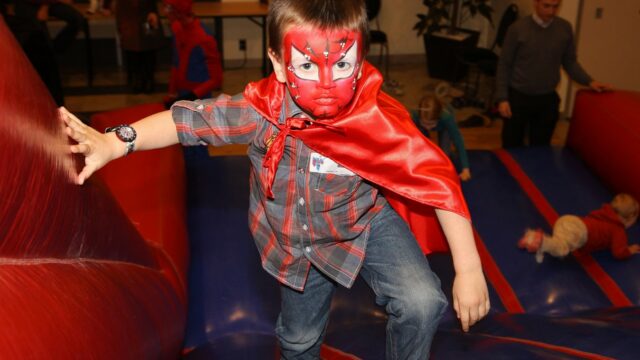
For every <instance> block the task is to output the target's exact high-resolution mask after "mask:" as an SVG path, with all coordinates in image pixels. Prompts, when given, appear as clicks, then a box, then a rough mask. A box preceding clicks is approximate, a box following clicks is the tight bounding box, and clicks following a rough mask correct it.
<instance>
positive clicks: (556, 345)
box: [0, 19, 640, 360]
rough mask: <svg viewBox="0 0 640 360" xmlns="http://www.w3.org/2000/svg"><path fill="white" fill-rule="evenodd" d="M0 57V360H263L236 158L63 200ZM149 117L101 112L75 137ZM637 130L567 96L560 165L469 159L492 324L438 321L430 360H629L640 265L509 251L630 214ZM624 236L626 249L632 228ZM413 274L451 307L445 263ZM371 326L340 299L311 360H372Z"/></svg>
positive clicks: (60, 182)
mask: <svg viewBox="0 0 640 360" xmlns="http://www.w3.org/2000/svg"><path fill="white" fill-rule="evenodd" d="M0 54H3V55H2V56H3V58H2V67H0V358H2V359H69V358H73V359H178V358H184V359H233V360H235V359H278V358H279V352H278V347H277V341H276V338H275V334H274V326H275V320H276V317H277V315H278V311H279V289H278V284H277V282H276V281H275V280H273V279H272V278H271V277H270V276H269V275H267V274H266V273H265V272H264V271H263V270H262V269H261V267H260V258H259V255H258V253H257V251H256V248H255V245H254V244H253V241H252V239H251V237H250V233H249V230H248V224H247V206H248V191H249V188H248V176H249V160H248V159H247V157H245V156H217V157H212V156H209V154H208V153H207V151H206V149H205V148H193V149H191V148H188V149H183V148H181V147H179V146H173V147H169V148H166V149H162V150H154V151H148V152H140V153H133V154H131V155H129V156H127V157H126V158H123V159H119V160H116V161H114V162H112V163H110V164H109V165H108V166H106V167H105V168H103V169H101V170H100V171H99V172H98V173H97V174H96V175H94V176H93V177H92V178H91V179H90V180H89V181H88V182H87V183H85V184H84V185H82V186H78V185H75V184H73V182H72V180H71V179H72V176H73V174H75V173H76V172H77V171H78V169H79V168H80V167H81V166H82V161H83V160H82V159H81V158H78V157H76V156H74V155H72V154H71V153H70V152H69V144H70V141H69V139H68V137H67V135H66V134H65V132H64V126H63V122H62V121H61V120H60V119H59V118H58V115H57V110H56V106H55V104H54V102H53V100H52V99H51V97H50V96H49V94H48V92H47V89H46V87H45V86H44V85H43V83H42V82H41V81H40V79H39V78H38V77H37V75H36V73H35V71H34V70H33V69H32V68H31V66H30V65H29V61H28V59H27V58H26V57H25V56H24V55H23V53H22V52H21V50H20V49H19V47H18V45H17V43H16V41H15V40H14V39H13V37H12V35H11V34H10V32H9V31H8V29H7V27H6V26H5V24H4V22H3V21H2V20H1V19H0ZM71 110H72V111H73V109H71ZM160 110H162V105H161V104H147V105H140V106H135V107H131V108H126V109H118V110H114V111H109V112H104V113H99V114H95V115H93V116H92V117H91V125H92V126H93V127H95V128H96V129H98V130H100V131H102V130H103V129H104V128H105V127H107V126H113V125H116V124H120V123H128V122H132V121H135V120H137V119H139V118H141V117H144V116H146V115H148V114H151V113H154V112H157V111H160ZM638 114H640V95H639V94H638V93H634V92H624V91H616V92H612V93H606V94H595V93H592V92H588V91H582V92H580V93H579V94H578V97H577V99H576V109H575V111H574V118H573V119H572V122H571V130H570V133H569V139H568V142H567V143H568V146H567V147H566V148H529V149H513V150H509V151H504V150H496V151H470V152H469V158H470V160H471V166H472V168H473V173H474V178H473V180H471V181H469V182H466V183H465V184H464V185H463V190H464V193H465V197H466V198H467V201H468V204H469V209H470V211H471V214H472V218H473V225H474V230H475V232H476V243H477V245H478V249H479V252H480V255H481V258H482V263H483V268H484V272H485V275H486V277H487V279H488V283H489V287H490V289H489V291H490V296H491V303H492V310H491V313H490V314H489V315H488V316H487V318H485V319H483V320H482V321H480V322H479V323H478V324H476V325H475V326H474V327H472V329H471V330H470V331H469V332H468V333H463V332H462V331H461V329H460V327H459V324H458V321H457V319H456V318H455V315H454V313H453V310H451V309H449V311H448V312H447V314H446V315H445V319H444V320H443V322H442V323H441V324H440V327H439V329H438V333H437V334H436V337H435V339H434V342H433V347H432V358H434V359H488V360H489V359H491V360H494V359H612V358H615V359H636V358H637V344H638V342H639V341H640V330H639V329H640V307H639V306H640V277H639V276H637V275H638V269H639V267H638V266H639V265H640V256H634V257H632V258H631V259H629V260H627V261H617V260H615V259H613V258H612V257H611V255H610V254H609V253H607V252H602V253H594V254H591V255H587V256H583V255H577V254H574V255H571V256H569V257H567V258H565V259H555V258H552V257H548V258H545V260H544V262H543V263H541V264H538V263H536V261H535V260H534V257H533V256H532V255H531V254H528V253H527V252H526V251H522V250H521V249H518V248H517V246H516V243H517V240H518V239H519V237H520V236H521V235H522V232H523V231H524V229H525V228H526V227H540V228H543V229H546V230H547V231H548V230H549V229H550V227H551V226H552V224H553V222H554V221H555V219H556V218H557V217H558V215H559V214H565V213H573V214H577V215H584V214H586V213H587V212H588V211H590V210H592V209H594V208H597V207H598V206H599V205H600V204H602V203H603V202H607V201H608V200H609V199H610V198H611V195H612V194H613V193H616V192H629V193H632V194H634V195H635V196H636V197H640V194H639V193H638V184H640V173H639V172H638V168H637V166H636V165H637V164H638V161H640V159H638V154H640V128H639V127H638V124H640V119H639V118H638ZM628 234H629V236H630V239H631V242H633V243H637V242H638V241H639V239H640V228H639V227H638V225H636V226H635V227H633V228H631V229H629V232H628ZM428 259H429V262H430V264H431V267H432V268H433V269H434V271H435V272H436V273H437V274H438V276H439V277H440V279H441V280H442V286H443V289H444V292H445V293H446V294H450V293H451V291H450V289H451V286H452V279H453V266H452V264H451V258H450V256H449V254H445V253H436V254H431V255H429V258H428ZM449 300H450V302H451V299H449ZM385 324H386V314H385V312H384V309H382V308H380V307H379V306H377V305H376V303H375V298H374V295H373V293H372V292H371V290H370V289H368V287H367V286H366V285H365V284H364V283H363V282H362V281H359V280H358V281H356V283H355V285H354V286H353V288H351V289H345V288H339V289H338V290H337V291H336V295H335V297H334V301H333V304H332V312H331V317H330V323H329V327H328V328H327V334H326V341H325V346H324V347H323V349H322V358H323V359H330V360H336V359H382V358H383V357H384V348H385Z"/></svg>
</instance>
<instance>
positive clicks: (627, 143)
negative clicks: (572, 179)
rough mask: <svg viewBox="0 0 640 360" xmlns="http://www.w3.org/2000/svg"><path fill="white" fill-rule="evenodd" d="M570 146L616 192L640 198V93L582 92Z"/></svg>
mask: <svg viewBox="0 0 640 360" xmlns="http://www.w3.org/2000/svg"><path fill="white" fill-rule="evenodd" d="M567 146H568V147H570V148H571V149H573V150H574V151H575V152H576V154H577V155H578V156H579V157H580V158H582V160H584V161H585V162H586V163H587V165H588V166H589V168H590V169H591V170H592V171H593V172H594V173H596V174H597V175H598V176H599V177H600V178H601V179H602V181H603V182H604V183H605V184H606V185H608V186H609V187H610V188H611V189H612V191H614V192H626V193H630V194H632V195H633V196H634V197H635V198H636V199H640V186H638V184H640V167H638V164H640V93H638V92H631V91H614V92H609V93H602V94H599V93H596V92H593V91H586V90H583V91H580V92H578V94H577V96H576V101H575V108H574V111H573V118H572V120H571V126H570V128H569V135H568V138H567Z"/></svg>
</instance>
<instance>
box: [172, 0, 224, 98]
mask: <svg viewBox="0 0 640 360" xmlns="http://www.w3.org/2000/svg"><path fill="white" fill-rule="evenodd" d="M163 5H164V10H165V13H166V14H167V17H168V18H169V22H170V23H171V32H172V33H173V43H172V48H173V59H172V64H171V76H170V78H169V94H168V95H167V96H166V97H165V99H164V104H165V108H167V109H168V108H170V107H171V105H173V103H175V102H176V101H179V100H196V99H206V98H209V97H211V92H212V91H214V90H217V89H220V87H221V86H222V59H221V58H220V52H219V51H218V43H217V42H216V39H215V38H214V37H213V35H211V34H210V33H209V32H208V30H207V28H206V27H205V26H204V25H203V24H202V23H201V22H200V20H199V19H198V18H197V17H195V15H194V14H193V11H192V5H193V1H192V0H164V1H163Z"/></svg>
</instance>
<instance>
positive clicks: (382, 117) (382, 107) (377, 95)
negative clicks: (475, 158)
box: [244, 62, 470, 252]
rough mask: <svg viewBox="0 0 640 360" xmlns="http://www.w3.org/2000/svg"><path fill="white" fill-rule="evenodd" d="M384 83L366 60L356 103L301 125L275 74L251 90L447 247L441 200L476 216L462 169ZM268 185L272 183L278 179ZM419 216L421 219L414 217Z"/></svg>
mask: <svg viewBox="0 0 640 360" xmlns="http://www.w3.org/2000/svg"><path fill="white" fill-rule="evenodd" d="M381 85H382V75H381V74H380V72H378V71H377V70H376V69H375V68H374V67H373V66H372V65H370V64H369V63H366V62H365V63H364V67H363V74H362V78H361V79H360V84H359V86H358V89H357V90H356V94H355V95H354V99H353V101H352V102H351V104H350V105H349V107H348V109H346V110H345V111H343V112H342V113H340V114H339V115H338V116H336V118H334V119H332V120H330V121H326V120H323V121H322V123H327V122H328V124H329V126H322V125H319V124H317V122H312V123H310V124H309V125H307V126H305V127H304V128H301V129H296V128H294V127H288V126H286V125H285V126H283V125H280V124H279V123H278V120H279V118H280V112H281V111H282V109H283V106H282V105H283V101H285V96H286V89H285V85H284V84H282V83H280V82H278V81H277V80H276V78H275V75H273V74H272V75H271V76H270V77H268V78H265V79H263V80H260V81H258V82H254V83H250V84H249V85H248V86H247V87H246V88H245V91H244V96H245V98H246V99H247V101H248V102H249V103H250V104H251V105H252V107H253V108H254V109H255V110H256V111H257V112H258V113H260V114H261V115H262V116H264V117H265V118H266V119H267V120H268V121H270V122H271V123H273V124H275V125H276V126H278V127H279V128H280V129H281V131H282V129H283V127H286V135H285V136H288V135H290V136H293V137H295V138H298V139H300V140H302V141H303V142H304V143H305V145H307V146H308V147H309V148H311V149H313V150H314V151H316V152H318V153H320V154H322V155H323V156H326V157H328V158H330V159H332V160H333V161H335V162H337V163H338V164H340V165H342V166H344V167H345V168H347V169H349V170H351V171H353V172H354V173H356V174H358V175H359V176H360V177H362V178H364V179H366V180H368V181H370V182H372V183H374V184H376V185H378V186H380V187H382V188H383V189H384V190H386V191H384V193H385V197H386V198H387V199H388V200H389V201H390V203H391V204H392V206H393V207H394V209H396V211H397V212H398V213H399V214H400V215H401V216H403V217H404V218H405V220H407V221H408V222H409V224H410V226H411V229H412V230H413V232H414V234H415V235H416V237H417V238H418V242H419V243H420V245H421V246H422V247H423V250H425V252H431V251H438V250H444V249H446V243H445V242H444V240H443V237H442V236H441V235H442V234H441V232H440V231H439V228H438V227H436V229H435V231H434V228H433V225H435V224H436V223H437V220H436V219H435V217H434V216H435V215H434V213H433V207H435V208H440V209H443V210H448V211H452V212H454V213H457V214H459V215H461V216H463V217H465V218H467V219H469V218H470V215H469V210H468V209H467V206H466V203H465V201H464V198H463V195H462V190H461V188H460V182H459V180H458V175H457V173H456V171H455V169H454V167H453V165H452V164H451V161H449V159H448V158H447V156H446V155H445V154H444V153H443V152H442V151H441V150H440V149H439V148H438V147H437V146H435V145H433V144H432V143H431V142H430V141H428V140H427V139H426V138H424V136H422V134H421V133H420V131H419V130H418V129H417V128H416V127H415V125H414V124H413V122H412V121H411V117H410V116H409V114H408V112H407V111H406V109H405V108H404V107H403V106H402V105H401V104H400V103H399V102H397V101H396V100H395V99H393V98H392V97H391V96H389V95H387V94H385V93H384V92H381V91H380V87H381ZM337 129H338V130H339V131H336V130H337ZM272 146H273V145H272ZM279 146H280V145H279ZM281 146H284V142H282V144H281ZM274 151H277V150H274ZM275 165H276V166H277V163H276V164H275ZM274 171H275V169H274ZM273 176H275V174H273ZM272 180H273V179H272V178H271V179H269V181H272ZM265 181H266V179H265ZM267 186H268V187H269V188H270V186H271V183H268V184H267ZM425 205H426V206H425ZM416 216H417V217H419V218H420V219H421V220H418V222H421V224H418V223H416V224H414V223H413V222H414V221H416ZM434 236H435V238H432V237H434ZM427 237H428V238H429V244H426V242H427V239H426V238H427Z"/></svg>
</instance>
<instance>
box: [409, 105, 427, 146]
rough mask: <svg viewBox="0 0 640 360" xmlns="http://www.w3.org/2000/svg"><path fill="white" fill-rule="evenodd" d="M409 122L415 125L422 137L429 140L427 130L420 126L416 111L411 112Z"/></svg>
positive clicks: (418, 114) (418, 115)
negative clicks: (411, 121)
mask: <svg viewBox="0 0 640 360" xmlns="http://www.w3.org/2000/svg"><path fill="white" fill-rule="evenodd" d="M411 120H413V123H414V124H415V125H416V127H417V128H418V130H420V132H421V133H422V135H424V136H425V137H426V138H427V139H428V138H429V130H427V129H425V128H424V127H422V125H420V113H419V112H418V111H417V110H411Z"/></svg>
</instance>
